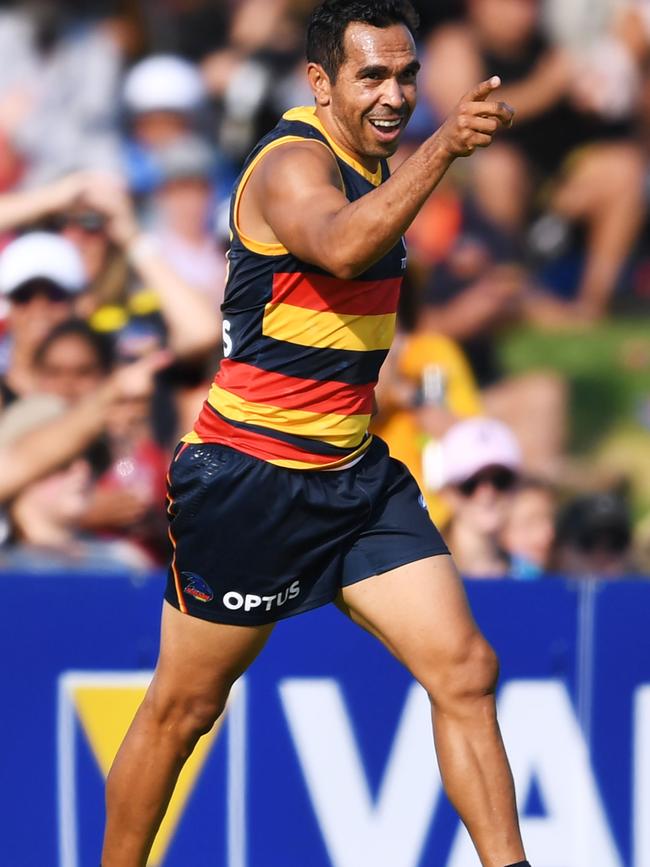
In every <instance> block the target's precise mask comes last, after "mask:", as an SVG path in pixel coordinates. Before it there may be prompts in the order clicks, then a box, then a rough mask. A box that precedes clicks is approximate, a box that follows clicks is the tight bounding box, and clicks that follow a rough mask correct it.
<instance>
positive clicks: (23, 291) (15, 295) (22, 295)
mask: <svg viewBox="0 0 650 867" xmlns="http://www.w3.org/2000/svg"><path fill="white" fill-rule="evenodd" d="M34 298H47V300H48V301H54V302H57V303H59V302H62V301H69V300H70V295H69V293H68V292H66V291H65V289H63V288H61V286H57V285H56V284H54V283H46V282H45V281H43V282H41V281H38V282H34V283H26V284H25V285H24V286H21V287H20V289H16V291H15V292H12V293H11V294H10V295H9V300H10V301H11V303H12V304H17V305H18V306H20V307H23V306H24V305H25V304H31V302H32V301H33V300H34Z"/></svg>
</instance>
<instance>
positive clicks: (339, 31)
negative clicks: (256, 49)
mask: <svg viewBox="0 0 650 867" xmlns="http://www.w3.org/2000/svg"><path fill="white" fill-rule="evenodd" d="M357 21H359V22H361V23H362V24H370V25H371V26H372V27H390V26H391V25H393V24H404V25H405V26H406V27H408V29H409V30H410V31H411V33H412V34H413V35H415V32H416V30H417V29H418V25H419V23H420V19H419V16H418V13H417V12H416V11H415V9H414V8H413V6H412V5H411V3H410V0H324V2H323V3H321V4H320V6H318V7H317V8H316V9H315V10H314V12H313V14H312V16H311V19H310V21H309V25H308V27H307V60H308V61H309V62H310V63H319V64H320V65H321V66H322V67H323V69H324V70H325V72H326V73H327V74H328V76H329V77H330V79H331V80H332V81H333V82H334V81H336V76H337V75H338V71H339V69H340V67H341V64H342V63H343V61H344V60H345V49H344V37H345V31H346V30H347V28H348V25H349V24H352V23H354V22H357Z"/></svg>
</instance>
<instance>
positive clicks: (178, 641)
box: [153, 602, 273, 700]
mask: <svg viewBox="0 0 650 867" xmlns="http://www.w3.org/2000/svg"><path fill="white" fill-rule="evenodd" d="M272 628H273V627H272V625H270V626H233V625H230V624H222V623H212V622H210V621H206V620H200V619H199V618H197V617H192V616H191V615H189V614H182V613H181V612H179V611H177V610H176V609H175V608H173V607H172V606H171V605H169V603H167V602H166V603H165V604H164V607H163V616H162V628H161V640H160V655H159V658H158V665H157V666H156V673H155V676H154V683H153V688H154V691H155V693H156V694H157V696H158V697H159V698H160V699H161V700H166V699H167V697H168V696H177V697H178V696H181V695H186V696H188V698H195V697H198V696H205V698H206V700H213V699H214V700H216V699H218V698H220V697H222V696H223V694H224V693H227V691H228V690H229V689H230V686H231V685H232V683H233V682H234V681H235V680H236V679H237V678H238V677H239V676H240V675H241V674H242V673H243V672H244V671H245V670H246V669H247V668H248V666H249V665H250V664H251V662H252V661H253V660H254V659H255V657H256V656H257V654H258V653H259V652H260V650H261V649H262V648H263V646H264V644H265V643H266V640H267V639H268V637H269V635H270V634H271V630H272Z"/></svg>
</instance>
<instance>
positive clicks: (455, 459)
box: [441, 418, 521, 485]
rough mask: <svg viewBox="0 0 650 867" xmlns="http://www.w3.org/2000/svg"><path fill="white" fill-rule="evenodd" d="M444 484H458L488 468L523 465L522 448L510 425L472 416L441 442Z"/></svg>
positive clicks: (459, 424) (449, 431)
mask: <svg viewBox="0 0 650 867" xmlns="http://www.w3.org/2000/svg"><path fill="white" fill-rule="evenodd" d="M441 451H442V484H443V485H457V484H459V483H460V482H464V481H466V480H467V479H471V478H472V476H475V475H476V474H477V473H479V472H480V471H481V470H484V469H486V468H487V467H506V468H507V469H509V470H512V471H513V472H516V471H517V470H519V468H520V467H521V449H520V447H519V443H518V442H517V439H516V437H515V435H514V434H513V432H512V431H511V430H510V428H509V427H508V426H507V425H505V424H503V422H500V421H497V420H496V419H492V418H468V419H465V420H464V421H461V422H458V423H457V424H455V425H453V427H451V428H449V430H448V431H447V433H446V434H445V435H444V437H443V438H442V441H441Z"/></svg>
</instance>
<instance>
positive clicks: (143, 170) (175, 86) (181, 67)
mask: <svg viewBox="0 0 650 867" xmlns="http://www.w3.org/2000/svg"><path fill="white" fill-rule="evenodd" d="M205 97H206V93H205V88H204V85H203V81H202V78H201V75H200V73H199V71H198V69H197V67H195V66H194V64H192V63H190V62H189V61H187V60H183V59H182V58H181V57H175V56H174V55H164V54H161V55H154V56H152V57H147V58H145V59H144V60H141V61H140V62H139V63H136V65H135V66H134V67H133V68H132V69H131V70H130V71H129V73H128V74H127V76H126V79H125V81H124V92H123V98H124V107H125V110H126V113H127V123H128V133H129V138H128V141H127V148H126V152H125V160H126V169H125V170H126V175H127V179H128V183H129V187H130V189H131V190H133V192H134V193H136V194H142V193H147V192H150V191H151V190H152V189H153V188H154V186H155V184H156V182H157V180H158V169H157V165H156V159H155V154H156V151H157V150H158V149H159V148H161V147H165V146H166V145H169V144H171V143H172V142H175V141H178V140H179V139H181V138H183V137H184V136H186V135H188V134H191V133H192V132H194V131H196V129H197V127H198V126H199V125H200V120H201V112H202V109H203V107H204V105H205Z"/></svg>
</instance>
